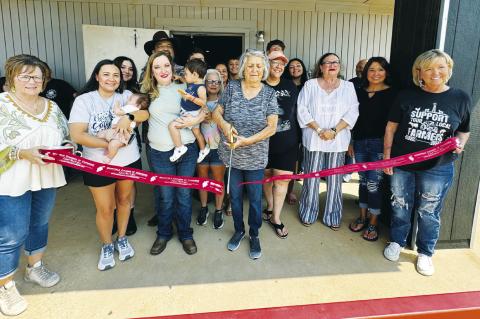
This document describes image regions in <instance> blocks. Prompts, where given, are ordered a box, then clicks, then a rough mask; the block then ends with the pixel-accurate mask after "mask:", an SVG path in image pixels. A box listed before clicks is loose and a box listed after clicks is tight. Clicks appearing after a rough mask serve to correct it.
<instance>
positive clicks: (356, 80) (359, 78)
mask: <svg viewBox="0 0 480 319" xmlns="http://www.w3.org/2000/svg"><path fill="white" fill-rule="evenodd" d="M365 64H367V59H361V60H360V61H358V62H357V65H356V66H355V74H356V75H357V76H356V77H354V78H351V79H350V80H349V81H350V82H352V83H353V86H355V88H359V87H360V86H361V85H362V72H363V68H364V67H365Z"/></svg>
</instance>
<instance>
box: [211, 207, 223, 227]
mask: <svg viewBox="0 0 480 319" xmlns="http://www.w3.org/2000/svg"><path fill="white" fill-rule="evenodd" d="M222 227H223V209H216V210H215V213H214V214H213V228H215V229H220V228H222Z"/></svg>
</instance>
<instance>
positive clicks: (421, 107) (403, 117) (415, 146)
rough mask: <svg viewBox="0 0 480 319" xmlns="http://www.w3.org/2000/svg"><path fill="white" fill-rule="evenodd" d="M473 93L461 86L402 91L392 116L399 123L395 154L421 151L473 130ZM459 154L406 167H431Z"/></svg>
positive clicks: (394, 155)
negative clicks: (431, 91) (444, 88)
mask: <svg viewBox="0 0 480 319" xmlns="http://www.w3.org/2000/svg"><path fill="white" fill-rule="evenodd" d="M470 113H471V100H470V97H469V96H468V95H467V94H466V93H465V92H463V91H462V90H459V89H453V88H450V89H448V90H447V91H445V92H442V93H428V92H425V91H423V90H421V89H419V88H417V89H412V90H407V91H403V92H401V93H400V94H399V96H398V98H397V100H396V101H395V104H394V105H393V107H392V110H391V111H390V114H389V118H388V120H389V121H391V122H395V123H398V128H397V131H396V132H395V135H394V137H393V144H392V152H391V157H396V156H399V155H404V154H408V153H411V152H417V151H421V150H424V149H426V148H429V147H432V146H434V145H436V144H439V143H441V142H443V141H444V140H446V139H448V138H450V137H453V136H455V133H456V132H457V131H458V132H463V133H468V132H469V131H470ZM456 158H457V154H454V153H452V152H448V153H446V154H444V155H442V156H440V157H437V158H434V159H431V160H428V161H424V162H420V163H416V164H412V165H406V166H402V169H406V170H427V169H430V168H433V167H435V166H437V165H440V164H445V163H449V162H452V161H454V160H455V159H456Z"/></svg>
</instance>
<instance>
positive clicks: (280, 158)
mask: <svg viewBox="0 0 480 319" xmlns="http://www.w3.org/2000/svg"><path fill="white" fill-rule="evenodd" d="M297 160H298V145H295V146H293V147H291V148H289V149H288V150H286V151H285V152H283V153H276V154H268V164H267V167H266V168H267V169H269V168H271V169H279V170H282V171H289V172H295V165H296V162H297Z"/></svg>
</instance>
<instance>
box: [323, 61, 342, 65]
mask: <svg viewBox="0 0 480 319" xmlns="http://www.w3.org/2000/svg"><path fill="white" fill-rule="evenodd" d="M320 64H321V65H340V61H325V62H322V63H320Z"/></svg>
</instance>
